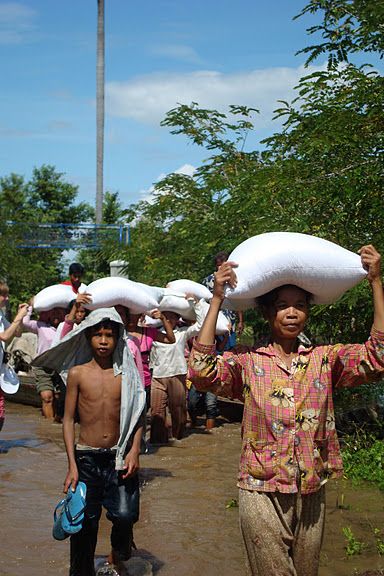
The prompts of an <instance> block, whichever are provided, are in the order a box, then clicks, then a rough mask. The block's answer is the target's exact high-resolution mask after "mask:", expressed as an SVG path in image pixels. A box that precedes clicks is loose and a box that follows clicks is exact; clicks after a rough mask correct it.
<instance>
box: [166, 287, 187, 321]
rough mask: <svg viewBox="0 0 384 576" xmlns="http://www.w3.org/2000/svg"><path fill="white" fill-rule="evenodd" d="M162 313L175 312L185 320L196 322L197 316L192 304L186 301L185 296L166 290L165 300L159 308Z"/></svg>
mask: <svg viewBox="0 0 384 576" xmlns="http://www.w3.org/2000/svg"><path fill="white" fill-rule="evenodd" d="M158 308H159V310H161V311H162V312H166V311H168V312H174V313H175V314H178V315H179V316H181V317H182V318H184V319H185V320H193V321H194V320H196V314H195V312H194V310H193V307H192V306H191V304H189V302H188V300H186V298H185V295H184V294H183V293H180V292H174V291H172V290H170V289H168V288H165V293H164V296H163V298H162V299H161V300H160V304H159V306H158Z"/></svg>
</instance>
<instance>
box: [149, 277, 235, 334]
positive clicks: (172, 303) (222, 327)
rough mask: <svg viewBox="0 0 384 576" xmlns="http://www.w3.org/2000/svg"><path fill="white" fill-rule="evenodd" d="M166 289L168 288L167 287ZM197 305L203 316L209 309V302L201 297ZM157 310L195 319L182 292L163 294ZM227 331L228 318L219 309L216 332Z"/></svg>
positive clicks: (192, 310)
mask: <svg viewBox="0 0 384 576" xmlns="http://www.w3.org/2000/svg"><path fill="white" fill-rule="evenodd" d="M167 290H169V289H168V288H167ZM199 305H200V306H201V309H202V313H203V316H204V318H205V316H206V315H207V312H208V310H209V303H208V302H206V301H205V300H204V299H203V298H201V299H200V301H199ZM159 310H162V311H163V312H165V311H167V310H168V311H169V312H175V313H176V314H179V316H181V318H184V319H185V320H191V321H193V322H195V321H196V313H195V311H194V309H193V306H192V305H191V304H190V303H189V301H188V300H186V298H185V297H184V295H183V294H177V293H175V292H174V293H172V292H168V293H167V294H165V295H164V297H163V299H162V301H161V302H160V305H159ZM228 332H229V321H228V318H226V317H225V316H224V314H223V312H221V311H220V312H219V315H218V318H217V322H216V334H218V335H223V334H227V333H228Z"/></svg>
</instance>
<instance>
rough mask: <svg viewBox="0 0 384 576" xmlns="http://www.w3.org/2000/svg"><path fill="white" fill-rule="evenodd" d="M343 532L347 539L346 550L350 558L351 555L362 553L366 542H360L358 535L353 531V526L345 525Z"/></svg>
mask: <svg viewBox="0 0 384 576" xmlns="http://www.w3.org/2000/svg"><path fill="white" fill-rule="evenodd" d="M342 532H343V535H344V537H345V540H346V545H345V551H346V554H347V556H348V558H349V557H350V556H357V555H359V554H361V553H362V551H363V550H364V548H365V544H364V543H363V542H360V541H359V540H358V539H357V538H356V536H355V535H354V533H353V532H352V529H351V527H350V526H345V527H344V528H342Z"/></svg>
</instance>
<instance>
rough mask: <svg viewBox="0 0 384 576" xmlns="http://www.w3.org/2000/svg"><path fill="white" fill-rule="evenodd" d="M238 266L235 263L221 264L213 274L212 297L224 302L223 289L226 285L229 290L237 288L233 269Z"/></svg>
mask: <svg viewBox="0 0 384 576" xmlns="http://www.w3.org/2000/svg"><path fill="white" fill-rule="evenodd" d="M237 266H238V264H236V263H235V262H228V261H227V262H223V264H222V265H221V266H219V268H218V270H217V272H215V274H214V276H215V282H214V286H213V296H214V297H217V298H220V299H221V300H224V297H225V294H224V289H225V286H226V284H228V285H229V286H230V287H231V288H236V286H237V276H236V273H235V271H234V268H237Z"/></svg>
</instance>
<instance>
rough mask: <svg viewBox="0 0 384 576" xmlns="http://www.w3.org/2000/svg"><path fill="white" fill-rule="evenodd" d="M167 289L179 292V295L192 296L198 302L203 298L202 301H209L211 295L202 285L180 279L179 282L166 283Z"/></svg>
mask: <svg viewBox="0 0 384 576" xmlns="http://www.w3.org/2000/svg"><path fill="white" fill-rule="evenodd" d="M167 288H169V289H170V290H175V291H176V292H180V293H181V294H184V295H185V294H192V295H193V296H195V297H196V298H197V299H198V300H201V298H203V299H204V300H208V301H209V300H211V298H212V293H211V292H210V290H208V288H207V287H206V286H204V284H199V283H198V282H194V281H193V280H187V279H185V278H181V279H180V280H172V282H168V284H167Z"/></svg>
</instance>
